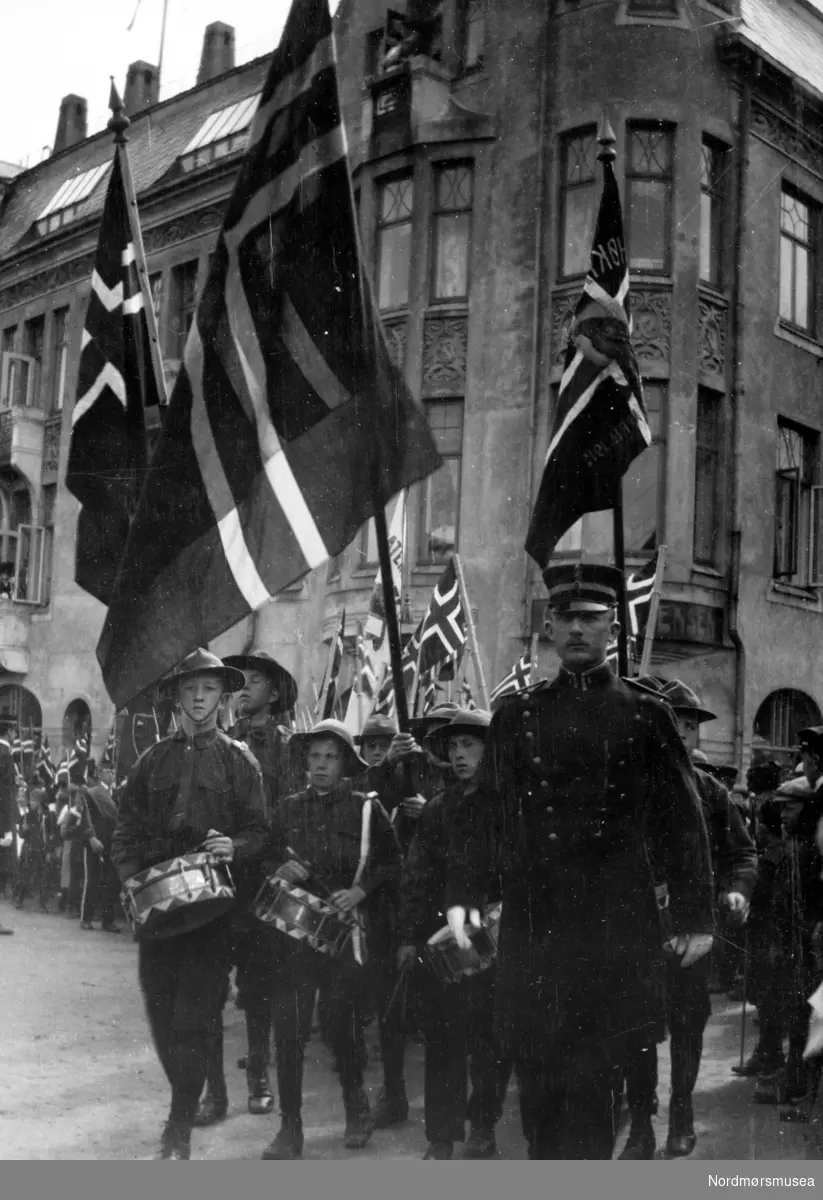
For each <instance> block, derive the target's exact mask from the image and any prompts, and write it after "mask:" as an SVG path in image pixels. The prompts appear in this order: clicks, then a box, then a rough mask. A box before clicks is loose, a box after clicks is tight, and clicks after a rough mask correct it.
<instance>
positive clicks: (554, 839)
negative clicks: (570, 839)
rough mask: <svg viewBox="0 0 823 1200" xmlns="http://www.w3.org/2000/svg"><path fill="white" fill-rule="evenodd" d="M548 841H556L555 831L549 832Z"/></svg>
mask: <svg viewBox="0 0 823 1200" xmlns="http://www.w3.org/2000/svg"><path fill="white" fill-rule="evenodd" d="M549 841H550V842H556V841H557V834H556V833H550V834H549Z"/></svg>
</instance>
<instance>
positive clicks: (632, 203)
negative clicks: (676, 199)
mask: <svg viewBox="0 0 823 1200" xmlns="http://www.w3.org/2000/svg"><path fill="white" fill-rule="evenodd" d="M667 194H668V185H667V184H665V183H658V182H654V181H652V180H646V179H632V180H631V181H630V183H629V228H630V235H629V246H630V255H629V261H630V265H631V266H632V267H634V268H635V270H640V271H664V270H665V269H666V245H667V240H668V239H667V236H666V235H667V223H668V212H667V210H668V204H667Z"/></svg>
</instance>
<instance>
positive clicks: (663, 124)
mask: <svg viewBox="0 0 823 1200" xmlns="http://www.w3.org/2000/svg"><path fill="white" fill-rule="evenodd" d="M640 132H645V133H660V134H664V135H665V137H667V138H668V140H669V167H668V173H663V174H659V175H652V174H641V173H640V172H639V170H638V169H636V168H635V166H634V154H633V148H634V134H635V133H640ZM675 132H676V127H675V125H673V124H672V123H671V122H670V121H651V120H650V121H629V122H627V124H626V155H625V162H626V172H625V204H624V208H625V214H626V230H625V233H626V256H627V259H628V263H629V271H630V272H631V273H632V274H634V275H653V276H655V277H657V278H669V277H670V276H671V273H672V258H673V247H672V214H673V211H674V184H675V174H674V161H675V153H676V144H675ZM642 182H652V183H662V184H663V185H664V187H665V207H664V219H663V228H664V236H665V245H664V247H663V266H662V267H659V268H658V267H651V266H648V265H641V266H634V265H633V264H632V253H633V252H632V225H633V221H632V214H633V209H632V185H633V184H634V183H642Z"/></svg>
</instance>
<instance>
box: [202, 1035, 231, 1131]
mask: <svg viewBox="0 0 823 1200" xmlns="http://www.w3.org/2000/svg"><path fill="white" fill-rule="evenodd" d="M208 1053H209V1058H208V1063H207V1065H206V1094H205V1095H204V1097H203V1099H202V1100H201V1101H200V1103H199V1105H198V1106H197V1112H196V1113H195V1117H194V1123H195V1125H197V1126H198V1127H201V1126H204V1125H216V1124H217V1123H218V1121H222V1120H224V1119H225V1116H226V1113H227V1112H228V1110H229V1096H228V1092H227V1091H226V1074H225V1070H224V1067H223V1018H222V1016H221V1018H220V1020H219V1021H218V1023H217V1025H216V1026H215V1029H214V1032H213V1033H212V1035H211V1037H210V1038H209V1051H208Z"/></svg>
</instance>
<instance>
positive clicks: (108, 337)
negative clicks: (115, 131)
mask: <svg viewBox="0 0 823 1200" xmlns="http://www.w3.org/2000/svg"><path fill="white" fill-rule="evenodd" d="M135 220H137V217H136V216H135ZM134 247H135V238H134V235H133V231H132V227H131V223H130V219H129V208H128V204H127V201H126V192H125V188H124V186H123V171H122V168H121V161H120V152H119V151H118V152H116V153H115V157H114V163H113V166H112V172H111V179H110V181H109V188H108V192H107V194H106V201H105V205H104V207H103V218H102V221H101V223H100V236H99V240H98V244H97V256H96V258H95V263H94V270H93V272H92V277H91V295H90V297H89V305H88V309H87V311H86V321H85V325H84V327H83V339H82V348H81V352H80V364H79V368H78V375H77V397H76V400H75V404H74V409H73V412H72V418H71V420H72V434H71V448H70V450H69V463H68V470H67V473H66V486H67V487H68V489H69V491H71V492H72V493H73V494H74V495H75V496H76V497H77V499H78V500H79V501H80V503H81V504H82V506H83V507H82V508H81V510H80V516H79V518H78V522H77V548H76V557H75V579H76V581H77V583H78V584H79V585H80V587H82V588H85V590H86V591H87V592H91V594H92V595H93V596H96V597H97V599H98V600H102V601H103V603H104V604H109V603H110V602H111V599H112V596H113V594H114V587H115V581H116V578H117V568H118V565H119V562H120V559H121V557H122V555H123V552H124V550H125V547H126V539H127V537H128V532H129V523H130V520H131V518H132V517H133V515H134V512H135V509H136V507H137V501H138V498H139V495H140V489H141V487H142V485H143V482H144V479H145V474H146V468H147V465H148V449H147V444H146V424H145V422H146V412H147V410H148V409H151V408H154V410H155V412H158V411H159V410H158V407H157V406H158V404H159V402H160V397H159V395H158V389H157V380H156V377H155V374H154V369H153V364H152V356H151V343H150V341H149V330H148V323H147V321H146V313H145V309H144V307H143V295H142V292H141V290H140V280H139V277H138V274H137V266H136V261H135V248H134Z"/></svg>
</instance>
